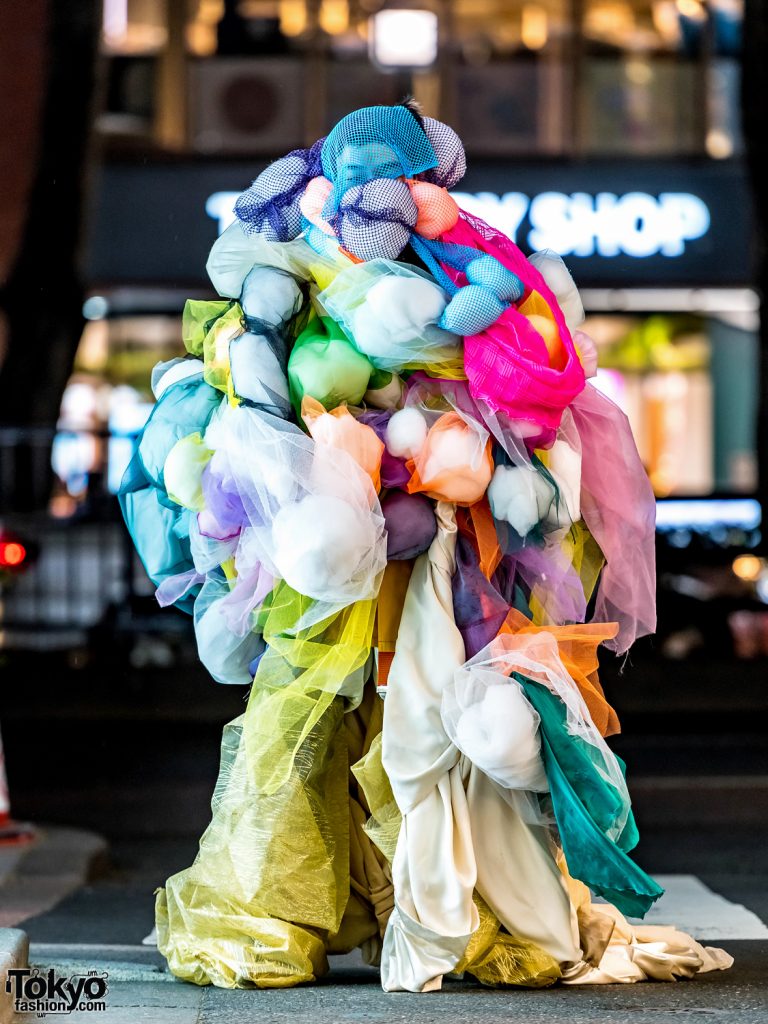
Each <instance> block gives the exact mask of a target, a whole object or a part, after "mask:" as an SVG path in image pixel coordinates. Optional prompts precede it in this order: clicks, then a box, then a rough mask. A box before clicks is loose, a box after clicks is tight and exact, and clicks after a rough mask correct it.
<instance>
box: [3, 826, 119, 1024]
mask: <svg viewBox="0 0 768 1024" xmlns="http://www.w3.org/2000/svg"><path fill="white" fill-rule="evenodd" d="M106 856H107V843H106V841H105V840H104V839H102V838H101V836H97V835H95V834H94V833H93V832H85V831H83V830H82V829H75V828H58V827H56V828H40V829H38V830H37V834H36V837H35V839H34V840H33V841H32V842H30V843H25V844H23V845H19V846H0V1024H9V1022H10V1021H11V1020H12V1019H13V1010H12V1004H11V994H10V993H9V992H6V980H7V978H8V971H9V970H12V969H14V968H17V967H26V966H27V961H28V954H29V940H28V938H27V936H26V933H25V932H24V931H22V930H21V929H19V928H17V927H14V926H15V925H18V924H20V923H22V922H23V921H25V920H26V919H27V918H30V917H35V916H36V915H38V914H42V913H44V912H45V911H46V910H49V909H50V908H51V907H53V906H55V905H56V904H57V903H58V902H59V901H60V900H62V899H64V898H65V897H66V896H68V895H69V894H70V893H72V892H74V891H75V890H76V889H79V888H80V886H81V885H83V884H84V883H85V882H87V881H88V880H89V878H91V877H92V876H93V874H94V872H95V871H97V870H98V867H99V864H100V863H105V862H106Z"/></svg>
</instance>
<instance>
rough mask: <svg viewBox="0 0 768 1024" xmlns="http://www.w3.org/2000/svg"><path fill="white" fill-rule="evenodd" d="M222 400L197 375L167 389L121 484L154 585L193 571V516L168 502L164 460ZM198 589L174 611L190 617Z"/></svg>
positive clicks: (201, 425) (129, 518) (124, 509)
mask: <svg viewBox="0 0 768 1024" xmlns="http://www.w3.org/2000/svg"><path fill="white" fill-rule="evenodd" d="M221 401H222V395H221V392H219V391H216V389H215V388H212V387H210V386H209V385H208V384H206V383H205V381H204V380H203V376H202V374H201V373H200V374H195V375H194V376H193V377H187V378H186V379H184V380H182V381H179V382H178V383H177V384H173V385H172V386H171V387H169V388H168V390H167V391H165V392H164V393H163V394H162V396H161V397H160V399H159V400H158V402H157V403H156V404H155V406H154V408H153V410H152V413H151V414H150V417H149V419H148V420H147V423H146V425H145V427H144V430H143V431H142V432H141V434H140V436H139V442H138V446H137V448H136V452H135V453H134V456H133V458H132V459H131V462H130V464H129V465H128V468H127V470H126V471H125V475H124V477H123V480H122V482H121V484H120V490H119V492H118V496H117V497H118V501H119V502H120V508H121V510H122V513H123V517H124V519H125V522H126V525H127V527H128V530H129V532H130V534H131V537H132V538H133V542H134V544H135V546H136V550H137V552H138V554H139V558H140V559H141V561H142V564H143V565H144V568H145V569H146V571H147V575H148V576H149V578H150V579H151V580H152V582H153V583H154V584H155V586H160V584H161V583H163V582H164V581H165V580H166V579H168V578H169V577H170V576H176V575H179V574H180V573H184V572H191V571H192V570H193V569H194V564H193V561H192V554H191V551H190V544H189V528H190V519H191V516H192V515H193V513H191V512H190V511H189V510H188V509H185V508H182V507H181V506H179V505H177V504H176V503H175V502H173V501H171V500H170V498H169V497H168V494H167V492H166V490H165V484H164V481H163V466H164V464H165V460H166V458H167V457H168V453H169V452H170V450H171V448H173V446H174V445H175V444H176V442H177V441H178V440H180V439H181V438H182V437H186V436H187V434H192V433H194V432H195V431H203V430H204V429H205V427H206V426H207V424H208V421H209V420H210V418H211V416H212V415H213V411H214V409H216V408H217V407H218V406H219V405H220V403H221ZM199 589H200V588H199V586H196V587H193V588H192V589H191V590H190V591H188V592H187V593H186V594H185V595H184V596H183V597H182V598H180V599H179V600H178V601H177V602H176V607H177V608H180V609H182V611H185V612H188V613H191V612H192V608H193V606H194V602H195V597H196V596H197V593H198V591H199Z"/></svg>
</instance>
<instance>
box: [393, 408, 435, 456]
mask: <svg viewBox="0 0 768 1024" xmlns="http://www.w3.org/2000/svg"><path fill="white" fill-rule="evenodd" d="M426 439H427V421H426V420H425V419H424V417H423V416H422V414H421V413H420V412H419V410H418V409H400V410H399V412H396V413H393V414H392V416H390V418H389V422H388V423H387V431H386V434H385V436H384V443H385V444H386V446H387V451H388V452H389V454H390V455H394V456H395V458H399V459H414V458H416V456H417V455H418V453H419V452H420V451H421V449H422V448H423V447H424V442H425V441H426Z"/></svg>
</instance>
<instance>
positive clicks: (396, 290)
mask: <svg viewBox="0 0 768 1024" xmlns="http://www.w3.org/2000/svg"><path fill="white" fill-rule="evenodd" d="M446 302H447V299H446V296H445V292H444V291H443V289H442V288H441V287H440V286H439V285H438V284H433V283H432V282H431V281H425V280H424V279H423V278H421V277H394V276H391V275H387V276H386V277H384V278H383V279H382V280H381V281H378V282H377V283H376V284H375V285H374V286H373V288H371V290H370V291H369V292H368V297H367V303H368V305H369V306H370V307H371V309H372V310H373V312H374V313H375V314H376V316H378V317H380V318H381V320H382V321H383V322H384V323H385V324H386V325H387V327H388V329H389V330H390V331H391V333H392V334H393V335H397V334H399V333H400V332H402V333H403V334H407V333H411V334H413V333H416V332H418V331H419V330H420V329H421V328H422V327H424V326H425V325H426V324H434V323H437V321H438V320H439V319H440V314H441V313H442V312H443V310H444V309H445V306H446Z"/></svg>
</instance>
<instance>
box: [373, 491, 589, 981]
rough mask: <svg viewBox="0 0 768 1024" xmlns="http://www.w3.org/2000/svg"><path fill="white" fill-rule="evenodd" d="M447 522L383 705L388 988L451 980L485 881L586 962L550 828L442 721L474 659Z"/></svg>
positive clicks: (384, 967)
mask: <svg viewBox="0 0 768 1024" xmlns="http://www.w3.org/2000/svg"><path fill="white" fill-rule="evenodd" d="M437 519H438V530H437V535H436V537H435V540H434V541H433V542H432V545H431V547H430V549H429V551H428V552H426V553H425V554H424V555H421V557H420V558H419V559H418V560H417V561H416V564H415V566H414V570H413V574H412V576H411V581H410V585H409V588H408V593H407V595H406V600H405V604H404V607H403V616H402V620H401V623H400V631H399V633H398V638H397V649H396V653H395V658H394V661H393V663H392V668H391V670H390V675H389V683H388V687H387V698H386V701H385V703H384V730H383V746H382V751H383V763H384V767H385V769H386V772H387V775H388V776H389V780H390V782H391V784H392V790H393V793H394V795H395V799H396V801H397V804H398V806H399V808H400V810H401V811H402V813H403V825H402V829H401V832H400V837H399V840H398V845H397V850H396V852H395V858H394V862H393V865H392V877H393V882H394V887H395V909H394V911H393V913H392V916H391V917H390V919H389V923H388V925H387V930H386V933H385V936H384V948H383V951H382V964H381V973H382V985H383V987H384V989H385V990H387V991H397V990H406V991H411V992H423V991H430V990H433V989H438V988H440V987H441V984H442V976H443V975H444V974H447V973H449V972H450V971H451V970H452V969H453V968H454V967H455V965H456V964H457V963H458V961H459V960H460V958H461V956H462V954H463V952H464V950H465V949H466V945H467V942H468V941H469V937H470V935H471V934H472V932H473V931H474V930H475V928H477V925H478V917H477V911H476V909H475V906H474V904H473V902H472V892H473V890H474V889H475V887H476V888H477V891H478V892H479V894H480V895H481V896H482V897H483V898H484V899H485V900H486V902H487V903H488V905H489V906H490V907H491V908H492V909H493V910H494V912H495V913H496V915H497V916H498V917H499V919H500V921H501V922H502V924H503V925H504V926H505V927H506V928H507V929H508V930H509V931H510V932H511V933H512V934H514V935H516V936H519V937H520V938H524V939H530V940H531V941H533V942H535V943H536V944H537V945H539V946H540V947H541V948H542V949H545V950H546V951H547V952H549V953H551V954H552V955H553V956H554V957H555V958H556V959H557V960H560V961H568V962H573V961H581V952H580V949H579V945H578V932H577V925H576V916H575V913H574V911H573V908H572V907H571V903H570V900H569V897H568V892H567V888H566V884H565V880H564V879H563V876H562V874H561V873H560V871H559V869H558V868H557V865H556V863H555V859H554V856H553V854H552V852H551V851H550V849H549V847H548V845H547V841H546V837H545V834H544V831H543V829H541V828H537V827H534V826H529V825H526V824H525V823H524V822H523V821H522V820H521V819H520V817H519V816H518V815H517V813H516V812H515V811H514V810H513V809H512V808H511V807H510V806H509V805H508V804H507V803H506V801H505V800H504V799H503V797H502V796H501V794H500V792H499V790H498V788H497V786H496V784H495V783H493V782H492V781H491V780H490V779H488V778H487V776H485V775H483V774H482V772H480V771H478V769H476V768H475V767H474V766H473V765H472V764H471V763H470V762H469V761H468V760H467V759H466V758H464V757H462V756H461V754H460V753H459V751H458V749H457V748H456V747H455V746H454V745H453V743H452V742H451V740H450V739H449V738H448V736H447V735H446V732H445V729H444V728H443V724H442V720H441V717H440V703H441V697H442V691H443V689H444V688H445V686H446V685H447V684H448V683H449V682H450V681H451V680H452V679H453V674H454V672H455V671H456V669H457V668H458V667H459V666H460V665H462V664H463V663H464V645H463V642H462V639H461V635H460V633H459V631H458V629H457V628H456V625H455V622H454V618H453V596H452V591H451V577H452V575H453V572H454V569H455V549H456V518H455V511H454V507H453V506H452V505H450V504H448V503H444V502H438V504H437ZM473 836H474V837H476V838H477V847H475V844H474V842H473Z"/></svg>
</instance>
